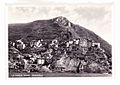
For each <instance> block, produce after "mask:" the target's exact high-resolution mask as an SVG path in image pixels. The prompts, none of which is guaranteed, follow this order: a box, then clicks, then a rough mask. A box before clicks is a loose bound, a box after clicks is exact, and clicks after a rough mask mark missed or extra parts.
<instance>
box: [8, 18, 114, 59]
mask: <svg viewBox="0 0 120 85" xmlns="http://www.w3.org/2000/svg"><path fill="white" fill-rule="evenodd" d="M8 32H9V34H8V37H9V40H11V41H15V40H17V39H21V38H22V39H24V40H26V41H29V40H32V39H45V40H52V39H55V38H59V37H62V40H65V39H69V38H79V37H86V38H91V39H92V40H94V41H95V42H98V43H100V44H101V48H103V49H104V50H105V53H106V55H107V56H108V57H112V54H111V48H112V47H111V45H110V44H109V43H108V42H106V41H105V40H103V39H102V38H101V37H99V36H98V35H96V34H95V33H94V32H92V31H90V30H88V29H86V28H84V27H81V26H79V25H76V24H73V23H71V22H70V21H69V20H67V18H65V17H62V16H60V17H56V18H53V19H50V20H37V21H34V22H29V23H22V24H9V25H8ZM63 35H69V36H67V37H66V36H65V37H64V36H63Z"/></svg>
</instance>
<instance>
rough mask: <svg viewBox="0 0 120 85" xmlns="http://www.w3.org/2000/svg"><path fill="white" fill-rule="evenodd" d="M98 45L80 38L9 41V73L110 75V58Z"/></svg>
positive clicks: (90, 40)
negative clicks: (26, 41)
mask: <svg viewBox="0 0 120 85" xmlns="http://www.w3.org/2000/svg"><path fill="white" fill-rule="evenodd" d="M104 52H105V51H104V49H102V48H101V47H100V43H97V42H95V41H93V40H92V39H86V38H83V37H80V38H76V39H74V38H73V39H69V40H64V41H61V42H60V41H59V40H58V39H53V40H52V41H49V42H47V41H45V40H44V39H37V40H31V41H30V42H28V43H25V42H24V41H23V40H22V39H19V40H16V41H9V59H8V60H9V63H8V64H9V71H10V72H12V71H15V72H27V73H31V72H73V73H108V74H110V73H111V70H112V63H111V58H108V57H107V56H106V54H105V53H104Z"/></svg>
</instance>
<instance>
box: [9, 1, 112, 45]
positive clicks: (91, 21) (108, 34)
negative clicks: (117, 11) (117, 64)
mask: <svg viewBox="0 0 120 85" xmlns="http://www.w3.org/2000/svg"><path fill="white" fill-rule="evenodd" d="M7 10H8V12H7V13H8V23H27V22H32V21H35V20H44V19H51V18H55V17H57V16H63V17H66V18H67V19H68V20H69V21H71V22H73V23H74V24H79V25H80V26H83V27H85V28H87V29H89V30H91V31H93V32H95V33H96V34H98V35H99V36H100V37H102V38H103V39H105V40H106V41H107V42H109V43H110V44H111V43H112V39H111V38H112V4H111V3H66V2H65V3H63V2H62V3H54V4H53V3H50V2H49V3H44V2H42V3H39V4H38V3H34V4H20V5H19V4H10V5H8V8H7Z"/></svg>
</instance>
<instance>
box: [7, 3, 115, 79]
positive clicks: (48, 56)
mask: <svg viewBox="0 0 120 85" xmlns="http://www.w3.org/2000/svg"><path fill="white" fill-rule="evenodd" d="M7 10H8V76H9V78H18V77H111V76H112V57H113V56H112V39H111V38H112V3H100V4H96V3H83V4H82V3H80V4H79V3H75V4H72V3H71V4H65V3H64V4H58V3H57V4H41V5H34V6H33V5H29V6H26V5H19V6H18V5H16V4H12V5H8V8H7Z"/></svg>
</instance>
